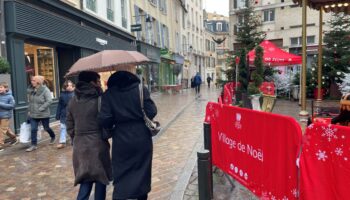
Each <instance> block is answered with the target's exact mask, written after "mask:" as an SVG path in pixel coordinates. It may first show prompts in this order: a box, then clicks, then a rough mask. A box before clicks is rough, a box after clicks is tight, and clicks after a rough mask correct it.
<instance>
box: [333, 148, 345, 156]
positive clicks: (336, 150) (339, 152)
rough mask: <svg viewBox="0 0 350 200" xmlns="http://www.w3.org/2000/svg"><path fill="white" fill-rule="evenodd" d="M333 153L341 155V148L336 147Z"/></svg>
mask: <svg viewBox="0 0 350 200" xmlns="http://www.w3.org/2000/svg"><path fill="white" fill-rule="evenodd" d="M334 152H335V154H337V156H342V155H343V149H342V148H340V147H338V148H336V149H335V150H334Z"/></svg>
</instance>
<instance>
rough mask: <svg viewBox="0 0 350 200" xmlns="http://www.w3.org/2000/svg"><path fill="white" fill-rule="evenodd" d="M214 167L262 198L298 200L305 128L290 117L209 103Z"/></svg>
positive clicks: (207, 113)
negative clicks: (302, 137) (298, 167)
mask: <svg viewBox="0 0 350 200" xmlns="http://www.w3.org/2000/svg"><path fill="white" fill-rule="evenodd" d="M205 121H206V122H208V123H210V124H211V131H212V155H213V164H214V165H216V166H217V167H219V168H220V169H222V170H223V171H224V172H226V173H228V174H229V175H231V176H232V177H234V178H235V179H236V180H237V181H239V182H240V183H242V184H243V185H244V186H245V187H247V188H248V189H249V190H251V191H252V192H253V193H255V194H256V195H257V196H258V197H261V199H271V200H273V199H281V200H286V199H289V200H292V199H297V195H298V189H297V187H298V184H297V167H296V159H297V154H298V149H299V147H300V141H301V129H300V126H299V125H298V123H297V122H296V121H295V120H294V119H293V118H290V117H286V116H280V115H276V114H271V113H265V112H259V111H254V110H248V109H243V108H239V107H235V106H227V105H222V104H221V105H220V104H218V103H211V102H210V103H208V105H207V110H206V117H205Z"/></svg>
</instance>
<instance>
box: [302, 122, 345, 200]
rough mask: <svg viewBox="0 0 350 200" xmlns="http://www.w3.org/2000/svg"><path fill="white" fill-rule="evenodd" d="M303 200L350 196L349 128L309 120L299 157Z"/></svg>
mask: <svg viewBox="0 0 350 200" xmlns="http://www.w3.org/2000/svg"><path fill="white" fill-rule="evenodd" d="M300 175H301V177H300V178H301V180H300V197H301V199H303V200H315V199H317V200H333V199H334V200H342V199H350V190H349V186H350V128H349V127H346V126H336V125H328V124H323V123H315V124H311V125H310V126H309V127H308V128H307V130H306V134H305V135H304V140H303V150H302V153H301V157H300Z"/></svg>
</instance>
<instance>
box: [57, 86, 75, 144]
mask: <svg viewBox="0 0 350 200" xmlns="http://www.w3.org/2000/svg"><path fill="white" fill-rule="evenodd" d="M73 91H74V84H73V82H72V81H70V80H67V81H65V82H64V83H63V87H62V92H61V94H60V98H59V101H58V106H57V111H56V119H57V120H60V131H61V133H60V140H59V144H58V145H57V148H58V149H62V148H64V147H65V146H66V141H67V139H66V135H67V127H66V115H67V105H68V102H69V100H70V99H71V98H72V97H73V95H74V92H73Z"/></svg>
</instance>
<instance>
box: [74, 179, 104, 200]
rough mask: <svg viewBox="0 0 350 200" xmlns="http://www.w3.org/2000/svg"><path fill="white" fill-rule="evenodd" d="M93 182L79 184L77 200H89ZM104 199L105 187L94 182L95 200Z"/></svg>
mask: <svg viewBox="0 0 350 200" xmlns="http://www.w3.org/2000/svg"><path fill="white" fill-rule="evenodd" d="M93 185H94V182H84V183H81V184H80V188H79V193H78V196H77V200H89V197H90V193H91V190H92V186H93ZM105 199H106V185H104V184H102V183H100V182H95V200H105Z"/></svg>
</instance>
